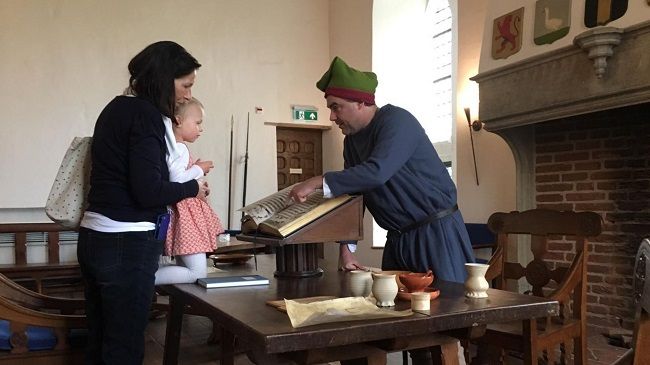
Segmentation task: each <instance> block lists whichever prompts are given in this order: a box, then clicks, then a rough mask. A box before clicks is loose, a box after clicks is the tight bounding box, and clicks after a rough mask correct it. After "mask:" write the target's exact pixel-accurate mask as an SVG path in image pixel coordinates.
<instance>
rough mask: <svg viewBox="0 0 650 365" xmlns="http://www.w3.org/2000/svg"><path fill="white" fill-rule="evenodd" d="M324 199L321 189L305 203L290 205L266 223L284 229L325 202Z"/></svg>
mask: <svg viewBox="0 0 650 365" xmlns="http://www.w3.org/2000/svg"><path fill="white" fill-rule="evenodd" d="M323 199H324V198H323V191H322V190H320V189H319V190H316V191H314V192H313V193H312V194H310V195H309V196H308V197H307V200H305V201H304V202H302V203H293V204H291V205H289V206H288V207H286V208H285V209H284V210H281V211H279V212H277V213H276V214H275V215H273V216H272V217H270V218H268V219H267V220H266V221H264V223H265V224H267V225H269V226H272V227H282V226H284V225H285V224H287V223H290V222H292V221H293V220H295V219H296V217H300V216H302V215H303V214H305V213H307V212H309V211H311V210H313V209H314V208H315V207H317V206H318V205H319V204H320V203H321V202H322V201H323Z"/></svg>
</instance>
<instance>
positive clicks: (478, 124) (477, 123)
mask: <svg viewBox="0 0 650 365" xmlns="http://www.w3.org/2000/svg"><path fill="white" fill-rule="evenodd" d="M465 118H467V126H469V127H471V128H472V129H473V130H474V131H475V132H478V131H480V130H481V129H483V122H481V121H479V120H475V121H473V122H472V117H471V115H470V112H469V108H465Z"/></svg>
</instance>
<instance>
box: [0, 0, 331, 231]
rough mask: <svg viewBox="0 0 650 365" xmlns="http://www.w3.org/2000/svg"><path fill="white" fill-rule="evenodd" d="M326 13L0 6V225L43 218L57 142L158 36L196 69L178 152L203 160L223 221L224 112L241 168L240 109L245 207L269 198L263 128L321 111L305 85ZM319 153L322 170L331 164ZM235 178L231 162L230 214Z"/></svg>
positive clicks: (315, 73) (277, 5)
mask: <svg viewBox="0 0 650 365" xmlns="http://www.w3.org/2000/svg"><path fill="white" fill-rule="evenodd" d="M328 6H329V2H328V0H310V1H302V0H274V1H259V0H220V1H194V2H190V3H183V2H178V1H171V0H139V1H127V0H114V1H84V0H48V1H42V0H3V1H1V2H0V53H2V55H3V60H2V62H0V75H1V77H2V80H3V82H2V83H0V110H2V111H3V117H4V118H3V119H4V121H3V122H2V123H0V166H1V168H0V181H1V182H2V187H3V188H2V189H1V190H0V222H30V221H46V220H47V218H45V217H44V215H43V214H42V207H43V206H44V204H45V201H46V199H47V194H48V193H49V189H50V186H51V183H52V181H53V180H54V176H55V174H56V171H57V169H58V166H59V163H60V161H61V158H62V157H63V154H64V152H65V150H66V148H67V146H68V144H69V142H70V141H71V140H72V138H73V137H74V136H80V135H91V134H92V130H93V126H94V123H95V120H96V118H97V115H98V114H99V112H100V111H101V109H102V108H103V107H104V105H105V104H106V103H107V102H108V101H109V100H110V99H111V98H113V96H115V95H117V94H120V93H121V92H122V90H123V89H124V87H125V86H126V84H127V81H128V73H127V69H126V66H127V63H128V61H129V60H130V59H131V57H133V56H134V55H135V54H136V53H137V52H139V51H140V50H141V49H142V48H144V47H145V46H146V45H147V44H150V43H152V42H154V41H158V40H163V39H169V40H174V41H176V42H178V43H180V44H181V45H183V46H184V47H185V48H187V49H188V50H189V51H190V53H192V54H193V55H194V56H195V57H196V58H197V59H198V60H199V62H201V63H202V64H203V67H201V69H200V70H199V74H198V77H197V82H196V86H195V87H194V89H193V91H194V95H195V96H196V97H198V98H199V99H200V100H202V101H203V103H204V105H205V107H206V118H205V124H204V128H205V132H204V134H203V135H202V137H201V138H200V139H199V140H198V141H197V142H196V143H195V144H194V145H192V146H190V148H191V150H192V151H193V152H194V154H195V155H196V156H197V157H201V158H203V159H212V160H214V162H215V166H216V167H215V169H214V170H213V172H211V173H210V175H209V176H208V181H209V183H210V184H211V186H212V188H213V194H211V195H210V198H211V203H212V205H213V207H214V208H215V210H216V211H217V213H218V214H219V216H220V217H222V220H223V221H224V223H225V222H226V220H227V217H226V207H227V191H228V182H227V178H228V153H229V149H228V147H229V132H230V117H231V115H234V117H235V124H236V126H235V141H234V151H235V152H234V155H235V159H236V160H237V161H236V162H241V158H242V156H243V154H244V148H245V133H246V118H247V113H248V112H250V113H251V116H250V123H251V131H250V142H249V143H250V151H249V166H248V191H247V201H248V202H251V201H254V200H257V199H259V198H261V197H263V196H266V195H268V194H270V193H272V192H274V191H276V187H277V183H276V164H275V163H276V159H275V127H272V126H265V125H264V122H265V121H271V122H288V121H290V105H291V104H306V105H322V94H321V93H320V92H319V91H318V90H317V89H316V88H315V87H314V83H315V81H316V80H317V78H318V77H320V75H321V73H322V72H323V70H324V69H325V68H326V67H327V64H328V62H329V58H330V57H329V56H330V45H329V26H330V25H329V24H328V12H329V8H328ZM255 106H261V107H263V108H264V112H263V114H259V115H258V114H255V113H254V108H255ZM324 114H325V113H324ZM326 117H327V115H326V114H325V115H324V118H326ZM327 148H329V147H326V150H325V156H324V159H325V161H324V164H325V166H332V164H333V163H332V162H330V161H329V158H328V152H327V150H328V149H327ZM242 174H243V164H241V163H237V164H235V165H234V172H233V182H234V185H233V186H234V194H233V206H234V207H239V206H241V199H242V198H241V196H242V186H243V175H242ZM237 217H238V214H233V228H237V227H238V224H239V222H238V220H237Z"/></svg>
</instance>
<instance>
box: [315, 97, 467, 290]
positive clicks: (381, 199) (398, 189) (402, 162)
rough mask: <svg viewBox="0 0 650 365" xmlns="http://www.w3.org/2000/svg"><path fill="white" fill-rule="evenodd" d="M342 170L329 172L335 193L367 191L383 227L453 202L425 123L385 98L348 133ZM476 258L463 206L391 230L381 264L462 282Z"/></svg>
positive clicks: (367, 203)
mask: <svg viewBox="0 0 650 365" xmlns="http://www.w3.org/2000/svg"><path fill="white" fill-rule="evenodd" d="M343 157H344V160H345V169H344V170H342V171H336V172H328V173H326V174H325V181H326V182H327V185H328V186H329V188H330V190H331V191H332V193H333V194H334V195H335V196H338V195H341V194H348V193H363V199H364V204H365V206H366V207H367V208H368V210H369V211H370V213H371V214H372V216H373V217H374V218H375V220H376V221H377V223H378V224H379V226H381V227H382V228H384V229H386V230H389V231H390V230H399V229H400V228H403V227H406V226H408V225H410V224H413V223H416V222H421V221H423V220H425V219H426V218H427V217H429V216H431V215H433V214H435V213H437V212H440V211H442V210H445V209H449V208H451V207H453V206H454V205H456V187H455V185H454V182H453V181H452V180H451V177H450V176H449V174H448V173H447V169H446V167H445V166H444V164H443V163H442V161H441V160H440V157H438V154H437V153H436V151H435V149H434V148H433V145H432V144H431V141H430V140H429V138H428V137H427V135H426V133H425V131H424V129H423V128H422V126H421V125H420V123H419V122H418V121H417V119H415V117H414V116H413V115H411V113H409V112H408V111H406V110H404V109H402V108H399V107H396V106H392V105H386V106H384V107H382V108H380V109H378V110H377V113H376V114H375V116H374V117H373V119H372V121H371V122H370V123H369V124H368V126H366V127H365V128H364V129H362V130H361V131H359V132H357V133H355V134H353V135H348V136H346V137H345V140H344V148H343ZM466 262H474V254H473V251H472V247H471V244H470V240H469V236H468V235H467V230H466V229H465V223H464V222H463V217H462V215H461V213H460V211H456V212H455V213H452V214H450V215H447V216H446V217H443V218H440V219H438V220H435V221H433V222H432V223H429V224H425V225H422V226H420V227H418V228H416V229H413V230H410V231H408V232H405V233H402V234H401V235H392V234H389V235H388V238H387V242H386V247H385V248H384V254H383V258H382V268H383V269H385V270H410V271H416V272H426V270H428V269H430V270H432V271H433V272H434V274H435V275H436V277H438V278H440V279H443V280H449V281H456V282H463V281H464V280H465V277H466V272H465V267H464V264H465V263H466Z"/></svg>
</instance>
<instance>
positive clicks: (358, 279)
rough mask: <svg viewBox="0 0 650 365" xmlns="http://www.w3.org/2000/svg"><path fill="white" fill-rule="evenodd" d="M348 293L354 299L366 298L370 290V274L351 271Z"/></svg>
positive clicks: (361, 271) (363, 271)
mask: <svg viewBox="0 0 650 365" xmlns="http://www.w3.org/2000/svg"><path fill="white" fill-rule="evenodd" d="M348 280H349V288H350V293H351V294H352V295H353V296H355V297H367V296H368V295H370V291H371V290H372V273H371V272H370V271H365V270H353V271H350V273H349V278H348Z"/></svg>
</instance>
